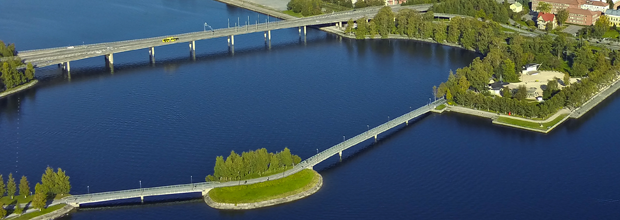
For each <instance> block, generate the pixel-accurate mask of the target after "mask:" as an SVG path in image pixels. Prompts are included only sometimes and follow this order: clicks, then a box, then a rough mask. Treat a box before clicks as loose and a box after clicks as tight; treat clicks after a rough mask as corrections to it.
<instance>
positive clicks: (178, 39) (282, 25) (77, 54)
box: [18, 5, 429, 71]
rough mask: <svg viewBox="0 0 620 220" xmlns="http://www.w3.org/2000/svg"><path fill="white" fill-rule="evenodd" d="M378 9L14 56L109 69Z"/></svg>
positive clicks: (42, 62)
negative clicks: (126, 58) (122, 57)
mask: <svg viewBox="0 0 620 220" xmlns="http://www.w3.org/2000/svg"><path fill="white" fill-rule="evenodd" d="M428 7H429V6H428V5H422V6H392V8H393V10H394V11H398V10H400V9H403V8H409V9H414V10H420V11H423V10H427V9H428ZM379 9H380V7H372V8H365V9H363V10H355V11H345V12H338V13H332V14H325V15H319V16H312V17H306V18H296V19H289V20H283V21H276V22H270V21H269V20H268V21H267V22H265V23H255V24H246V25H244V26H234V27H228V28H220V29H213V30H206V29H205V30H203V31H197V32H190V33H181V34H173V35H166V36H158V37H151V38H143V39H135V40H126V41H116V42H107V43H97V44H87V45H81V46H70V47H57V48H48V49H39V50H28V51H20V52H19V54H18V56H19V57H21V58H22V59H23V60H24V62H30V63H32V64H33V65H34V66H35V67H44V66H50V65H55V64H59V65H62V66H63V68H64V69H65V70H66V71H70V70H71V67H70V62H71V61H75V60H81V59H86V58H92V57H98V56H103V57H105V61H106V65H108V66H109V67H113V64H114V54H115V53H121V52H126V51H133V50H140V49H148V51H149V57H150V60H151V62H154V61H155V47H158V46H165V45H171V44H179V43H188V44H189V50H190V52H191V53H192V54H193V53H194V52H195V50H196V41H199V40H206V39H213V38H222V37H226V38H228V45H229V46H230V47H234V45H235V36H236V35H242V34H250V33H264V37H265V41H270V40H271V31H273V30H279V29H286V28H298V29H299V33H300V35H301V34H302V30H303V34H304V35H305V33H306V28H307V27H308V26H319V25H321V26H323V25H336V26H338V27H342V23H343V22H346V21H348V20H349V19H359V18H363V17H368V18H372V17H373V16H374V15H375V14H376V13H377V12H378V11H379ZM241 22H243V21H241ZM169 37H173V38H175V40H174V41H169V42H163V39H165V38H169Z"/></svg>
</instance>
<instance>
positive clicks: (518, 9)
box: [510, 2, 523, 13]
mask: <svg viewBox="0 0 620 220" xmlns="http://www.w3.org/2000/svg"><path fill="white" fill-rule="evenodd" d="M510 10H512V12H514V13H519V12H521V11H523V5H521V3H519V2H515V3H514V4H512V5H510Z"/></svg>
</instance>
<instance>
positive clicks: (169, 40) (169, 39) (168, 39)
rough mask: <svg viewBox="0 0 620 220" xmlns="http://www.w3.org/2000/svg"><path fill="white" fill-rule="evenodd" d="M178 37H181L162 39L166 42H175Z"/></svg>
mask: <svg viewBox="0 0 620 220" xmlns="http://www.w3.org/2000/svg"><path fill="white" fill-rule="evenodd" d="M178 39H179V38H178V37H167V38H164V39H162V40H161V42H164V43H168V42H175V41H177V40H178Z"/></svg>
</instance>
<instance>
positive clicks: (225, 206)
mask: <svg viewBox="0 0 620 220" xmlns="http://www.w3.org/2000/svg"><path fill="white" fill-rule="evenodd" d="M316 175H317V176H318V182H317V183H316V185H314V186H313V187H312V188H310V189H308V190H306V191H303V192H300V193H297V194H295V195H290V196H287V197H284V198H279V199H271V200H267V201H262V202H254V203H238V204H232V203H219V202H215V201H213V200H212V199H211V198H210V197H209V193H206V194H205V196H204V200H205V202H206V203H207V205H209V206H211V207H212V208H216V209H227V210H247V209H257V208H263V207H268V206H274V205H278V204H283V203H287V202H292V201H295V200H299V199H302V198H305V197H308V196H310V195H312V194H314V193H316V192H317V191H319V189H321V186H323V177H322V176H321V175H320V174H318V173H316Z"/></svg>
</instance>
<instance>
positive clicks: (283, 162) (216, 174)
mask: <svg viewBox="0 0 620 220" xmlns="http://www.w3.org/2000/svg"><path fill="white" fill-rule="evenodd" d="M299 162H301V158H300V157H299V156H297V155H293V154H291V151H290V150H289V149H288V148H284V150H282V151H280V152H277V153H269V152H267V149H265V148H261V149H257V150H255V151H252V150H251V151H248V152H243V153H241V155H239V154H237V153H235V151H231V152H230V155H229V156H228V157H227V158H226V160H224V157H223V156H218V157H216V158H215V167H214V168H213V175H208V176H207V177H206V180H207V181H232V180H243V179H251V178H256V177H260V176H263V175H269V174H274V173H278V172H281V171H284V170H286V169H288V168H290V167H293V166H294V165H295V164H298V163H299Z"/></svg>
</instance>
